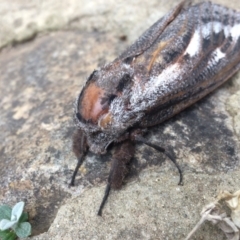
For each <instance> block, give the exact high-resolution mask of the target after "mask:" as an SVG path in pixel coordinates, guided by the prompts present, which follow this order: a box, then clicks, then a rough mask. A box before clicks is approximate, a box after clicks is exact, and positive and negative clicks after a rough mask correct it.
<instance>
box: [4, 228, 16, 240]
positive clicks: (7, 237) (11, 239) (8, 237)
mask: <svg viewBox="0 0 240 240" xmlns="http://www.w3.org/2000/svg"><path fill="white" fill-rule="evenodd" d="M16 238H17V235H16V234H15V233H14V232H10V231H9V230H6V231H0V239H1V240H15V239H16Z"/></svg>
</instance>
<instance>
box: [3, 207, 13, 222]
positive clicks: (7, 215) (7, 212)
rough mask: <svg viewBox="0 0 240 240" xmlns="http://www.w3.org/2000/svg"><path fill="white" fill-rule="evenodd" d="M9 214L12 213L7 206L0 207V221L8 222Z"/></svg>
mask: <svg viewBox="0 0 240 240" xmlns="http://www.w3.org/2000/svg"><path fill="white" fill-rule="evenodd" d="M11 213H12V208H10V207H9V206H8V205H2V206H0V220H2V219H8V220H10V219H11Z"/></svg>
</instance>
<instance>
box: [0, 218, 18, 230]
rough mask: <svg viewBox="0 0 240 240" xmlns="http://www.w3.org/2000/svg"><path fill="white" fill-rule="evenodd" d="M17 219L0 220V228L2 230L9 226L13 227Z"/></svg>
mask: <svg viewBox="0 0 240 240" xmlns="http://www.w3.org/2000/svg"><path fill="white" fill-rule="evenodd" d="M16 223H17V221H10V220H8V219H3V220H1V221H0V230H1V231H4V230H7V229H10V228H13V226H14V225H16Z"/></svg>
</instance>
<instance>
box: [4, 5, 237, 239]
mask: <svg viewBox="0 0 240 240" xmlns="http://www.w3.org/2000/svg"><path fill="white" fill-rule="evenodd" d="M73 2H74V1H73ZM168 2H169V1H168ZM176 2H177V1H171V3H168V4H167V1H161V2H159V1H149V3H145V2H144V1H140V0H139V1H134V3H131V4H132V5H131V4H130V3H129V4H128V3H127V2H125V3H124V4H123V2H122V8H117V7H113V3H114V1H109V3H108V4H104V3H102V5H97V4H96V2H95V1H93V2H92V3H91V4H92V5H91V6H92V8H90V5H88V4H87V3H86V5H84V3H83V6H85V7H84V8H83V9H82V11H83V12H84V11H87V9H92V14H93V15H91V14H90V13H89V14H90V15H87V17H86V15H84V14H83V15H81V14H80V13H78V15H77V16H78V17H76V15H74V14H73V15H74V18H73V15H71V18H70V17H69V19H74V21H70V23H69V24H70V25H69V29H72V30H68V31H59V32H55V33H51V34H47V35H45V36H41V37H38V38H36V39H35V40H34V41H31V42H27V43H24V44H19V45H17V46H15V47H11V48H5V49H3V50H2V51H1V53H0V66H1V67H0V96H1V99H0V106H1V112H0V129H1V135H0V143H1V145H0V153H1V155H0V156H1V161H0V175H1V178H0V184H1V188H0V202H1V203H7V204H10V205H14V204H15V203H16V202H17V201H20V200H24V201H25V202H26V210H27V211H29V213H30V222H31V223H32V226H33V234H34V235H37V234H40V233H43V232H45V233H43V234H41V235H39V236H36V237H32V239H39V240H40V239H183V238H184V237H185V236H186V235H187V233H188V232H189V231H190V230H191V229H192V228H193V227H194V225H195V223H196V222H197V221H198V220H199V218H200V215H199V213H200V211H201V209H202V207H203V206H204V205H205V204H207V203H209V202H210V201H212V200H213V197H214V196H216V195H217V192H218V191H219V190H221V189H226V190H229V191H235V190H238V189H239V186H240V177H239V176H240V166H239V159H240V156H239V153H240V144H239V139H240V125H239V122H240V116H239V112H240V107H239V106H240V104H239V98H240V94H239V92H240V74H239V73H238V74H237V75H235V76H234V77H233V78H232V79H231V80H230V81H229V82H227V83H226V84H224V85H223V86H222V87H221V88H219V89H218V90H217V91H215V92H214V93H212V94H211V95H210V96H208V97H206V98H205V99H203V100H202V101H200V102H198V103H197V104H195V105H194V106H192V107H190V108H189V109H187V110H186V111H184V112H182V113H180V114H179V115H177V116H176V117H174V118H172V119H170V120H169V121H166V122H165V123H163V124H162V125H161V126H157V127H154V128H153V129H151V130H150V131H149V134H148V136H147V138H148V139H151V141H154V142H156V143H158V144H159V145H160V146H166V147H167V149H168V150H169V151H170V152H171V153H172V154H174V155H175V156H176V158H177V160H178V163H179V164H180V166H181V168H182V169H183V173H184V186H178V185H177V183H178V177H179V176H178V173H177V171H176V169H175V167H174V166H173V165H172V163H171V162H169V161H168V160H167V159H166V157H165V156H163V155H162V154H160V153H158V152H155V151H153V150H152V149H149V148H148V147H145V146H142V145H137V148H136V154H135V158H134V159H133V162H132V165H131V172H130V174H129V176H128V178H127V179H126V184H125V185H124V187H123V189H122V190H121V191H112V192H111V194H110V197H109V200H108V202H107V204H106V207H105V208H104V210H103V217H102V218H100V217H97V216H96V212H97V210H98V207H99V204H100V202H101V199H102V196H103V193H104V187H105V186H104V185H105V183H104V182H105V180H106V179H107V176H108V171H109V159H110V154H108V155H106V156H104V157H102V158H101V157H99V156H95V155H93V154H89V156H88V158H87V159H86V161H85V164H84V165H83V166H82V167H81V169H80V172H79V174H78V176H77V179H76V187H74V188H70V189H69V188H68V183H69V181H70V178H71V174H72V172H73V169H74V167H75V164H76V159H75V157H74V156H73V154H72V152H71V135H72V133H73V130H74V124H73V121H72V115H73V102H74V98H75V97H76V96H77V94H78V93H79V91H80V89H81V87H82V85H83V84H84V82H85V79H86V78H87V77H88V75H89V74H90V73H91V72H92V71H93V69H94V68H97V67H98V66H101V65H103V64H104V63H106V62H109V61H111V60H113V59H114V58H115V57H116V56H117V55H118V54H119V53H121V51H122V50H124V48H125V47H126V46H127V45H129V44H130V42H131V41H133V40H134V38H135V37H137V36H135V35H136V34H139V33H141V31H142V30H144V29H146V28H147V27H148V26H149V25H150V22H153V21H154V20H156V19H158V18H159V17H160V16H162V15H163V14H164V13H166V11H167V10H169V9H170V8H171V7H172V6H173V5H175V4H176ZM215 2H220V3H224V2H226V1H224V0H222V1H220V0H219V1H215ZM94 3H95V5H94ZM25 4H29V3H27V2H26V3H25ZM117 4H120V2H117ZM134 4H135V5H134ZM230 4H231V6H232V7H235V8H238V9H240V4H239V2H238V1H235V2H234V1H232V2H231V3H229V4H228V5H229V6H230ZM225 5H227V4H225ZM63 6H64V5H63ZM99 6H101V8H100V7H99ZM117 6H118V5H117ZM162 6H163V7H162ZM94 9H95V10H94ZM124 9H125V10H126V11H125V10H124ZM139 9H141V11H140V10H139ZM30 10H31V8H28V11H30ZM138 10H139V13H138V14H137V12H138ZM19 11H20V9H19ZM62 11H63V10H62ZM76 11H77V9H76ZM126 12H127V13H128V14H126ZM46 13H47V12H45V14H46ZM75 13H76V12H75ZM18 14H19V12H18ZM18 14H16V16H18ZM69 16H70V15H69ZM81 16H82V17H81ZM92 16H94V17H92ZM24 18H26V16H24ZM26 19H27V18H26ZM37 19H38V18H37V16H36V21H37ZM110 19H112V21H111V23H109V24H107V23H108V22H110ZM113 19H114V20H113ZM143 19H145V20H143ZM24 21H27V20H24ZM14 24H15V25H14V26H16V27H20V26H22V27H23V26H25V25H23V23H21V19H18V18H16V19H15V21H14ZM24 24H26V23H24ZM64 26H65V27H66V26H67V25H64ZM76 26H78V27H76ZM83 26H84V27H83ZM76 28H77V29H78V30H77V29H76ZM96 28H98V30H99V31H93V29H96ZM132 29H133V30H132ZM86 30H88V31H86ZM100 30H101V31H100ZM102 30H105V31H106V32H105V33H103V32H102ZM16 34H17V33H16ZM9 36H10V35H9ZM123 36H127V39H126V41H125V37H123ZM1 37H3V33H0V39H1ZM4 37H7V36H4ZM123 40H124V41H123ZM50 226H51V227H50ZM49 227H50V229H49V230H48V228H49ZM195 238H196V239H210V240H211V239H224V235H223V234H222V233H221V232H220V231H219V230H218V229H217V228H215V227H213V226H211V224H205V225H204V227H203V228H202V229H201V230H199V231H198V232H197V234H196V236H195Z"/></svg>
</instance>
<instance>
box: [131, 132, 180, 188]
mask: <svg viewBox="0 0 240 240" xmlns="http://www.w3.org/2000/svg"><path fill="white" fill-rule="evenodd" d="M135 140H136V141H137V142H140V143H144V144H146V145H147V146H149V147H152V148H154V149H156V150H157V151H159V152H162V153H164V154H165V155H166V156H167V157H168V158H169V159H170V160H171V161H172V162H173V163H174V165H175V166H176V168H177V170H178V172H179V177H180V179H179V183H178V185H183V174H182V170H181V168H180V166H179V165H178V163H177V162H176V160H175V159H174V158H173V157H172V156H171V155H170V154H169V153H168V152H167V151H166V149H165V148H162V147H159V146H158V145H156V144H154V143H151V142H148V141H147V140H146V139H145V138H143V137H141V136H139V135H137V136H135Z"/></svg>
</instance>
